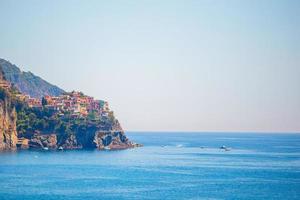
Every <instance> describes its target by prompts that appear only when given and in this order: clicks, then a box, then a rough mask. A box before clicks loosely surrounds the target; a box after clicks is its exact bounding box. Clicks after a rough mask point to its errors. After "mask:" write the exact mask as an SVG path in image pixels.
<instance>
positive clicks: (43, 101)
mask: <svg viewBox="0 0 300 200" xmlns="http://www.w3.org/2000/svg"><path fill="white" fill-rule="evenodd" d="M47 104H48V102H47V99H45V97H43V98H42V105H43V106H45V105H47Z"/></svg>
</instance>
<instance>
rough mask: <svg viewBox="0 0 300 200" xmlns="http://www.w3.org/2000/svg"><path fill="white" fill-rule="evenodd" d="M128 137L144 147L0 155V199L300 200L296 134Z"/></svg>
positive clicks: (299, 148)
mask: <svg viewBox="0 0 300 200" xmlns="http://www.w3.org/2000/svg"><path fill="white" fill-rule="evenodd" d="M127 135H128V137H129V138H130V139H131V140H133V141H136V142H138V143H142V144H144V145H145V146H144V147H141V148H135V149H128V150H122V151H63V152H50V151H48V152H41V151H21V152H20V151H19V152H14V153H8V152H6V153H1V154H0V199H1V200H10V199H11V200H12V199H22V200H35V199H47V200H52V199H53V200H59V199H63V200H75V199H76V200H77V199H78V200H79V199H80V200H81V199H87V200H88V199H129V200H134V199H138V200H140V199H172V200H173V199H210V200H212V199H249V200H250V199H251V200H253V199H285V200H288V199H300V134H257V133H179V132H177V133H142V132H141V133H137V132H136V133H127ZM222 145H225V146H228V147H231V148H232V149H231V151H224V150H222V149H219V147H220V146H222Z"/></svg>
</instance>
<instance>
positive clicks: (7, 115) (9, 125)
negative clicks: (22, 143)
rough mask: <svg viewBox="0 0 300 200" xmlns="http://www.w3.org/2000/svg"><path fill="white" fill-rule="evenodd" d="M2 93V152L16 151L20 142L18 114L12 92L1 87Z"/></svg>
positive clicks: (0, 129) (0, 77)
mask: <svg viewBox="0 0 300 200" xmlns="http://www.w3.org/2000/svg"><path fill="white" fill-rule="evenodd" d="M0 69H1V68H0ZM2 80H3V76H2V73H1V71H0V81H2ZM0 93H1V94H0V95H1V96H0V151H1V150H14V149H16V144H17V142H18V137H17V126H16V120H17V113H16V109H15V108H14V106H12V100H11V95H10V92H9V91H8V90H5V89H3V88H1V87H0Z"/></svg>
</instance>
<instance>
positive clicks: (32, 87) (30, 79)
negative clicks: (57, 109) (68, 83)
mask: <svg viewBox="0 0 300 200" xmlns="http://www.w3.org/2000/svg"><path fill="white" fill-rule="evenodd" d="M1 69H2V71H3V73H4V76H5V78H6V80H8V81H9V82H11V83H13V84H14V85H15V86H16V87H17V88H18V89H19V91H20V92H22V93H24V94H29V95H30V96H31V97H35V98H42V97H43V96H45V95H51V96H58V95H60V94H62V93H64V91H63V90H62V89H60V88H59V87H57V86H55V85H52V84H50V83H48V82H47V81H45V80H43V79H42V78H40V77H38V76H35V75H34V74H33V73H31V72H22V71H21V70H20V69H19V68H18V67H17V66H16V65H13V64H12V63H10V62H9V61H7V60H4V59H1V58H0V70H1Z"/></svg>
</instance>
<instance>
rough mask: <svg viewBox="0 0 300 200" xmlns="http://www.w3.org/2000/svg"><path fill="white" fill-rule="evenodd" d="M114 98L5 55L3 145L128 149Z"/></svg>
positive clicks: (0, 77)
mask: <svg viewBox="0 0 300 200" xmlns="http://www.w3.org/2000/svg"><path fill="white" fill-rule="evenodd" d="M137 146H141V145H139V144H136V143H133V142H131V141H130V140H129V139H128V138H127V137H126V135H125V133H124V131H123V129H122V127H121V125H120V123H119V121H118V120H117V119H116V118H115V116H114V113H113V111H111V110H110V108H109V105H108V102H106V101H103V100H96V99H94V98H93V97H90V96H87V95H85V94H83V93H82V92H76V91H72V92H65V91H64V90H62V89H60V88H59V87H57V86H55V85H52V84H50V83H48V82H47V81H45V80H43V79H42V78H40V77H37V76H35V75H34V74H33V73H31V72H22V71H21V70H20V69H19V68H18V67H17V66H15V65H13V64H11V63H10V62H8V61H6V60H4V59H0V150H15V149H43V150H51V149H52V150H63V149H100V150H102V149H127V148H133V147H137Z"/></svg>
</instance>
